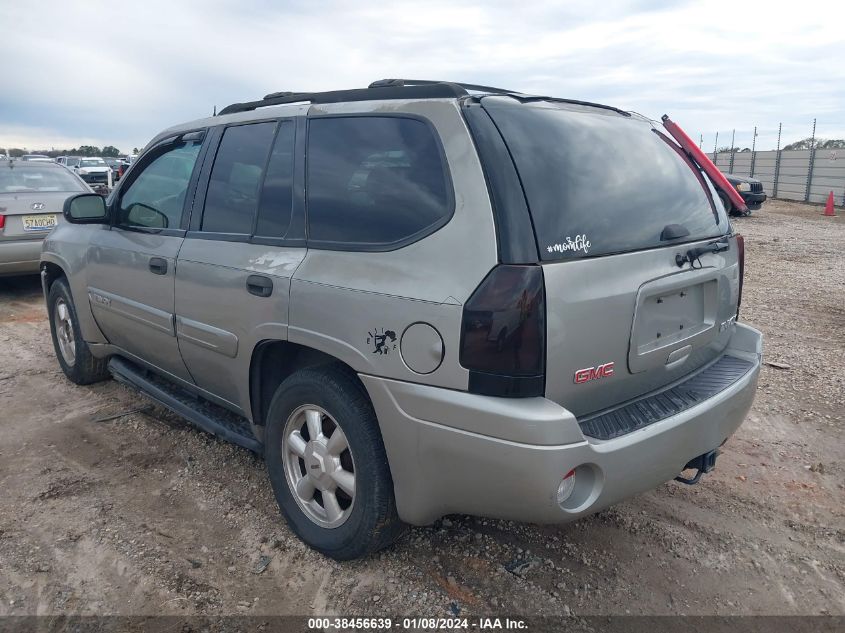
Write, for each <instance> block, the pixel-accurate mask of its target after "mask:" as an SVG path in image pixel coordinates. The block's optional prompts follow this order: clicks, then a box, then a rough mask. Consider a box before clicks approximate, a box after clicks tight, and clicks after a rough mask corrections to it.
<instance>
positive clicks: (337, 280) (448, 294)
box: [289, 100, 498, 389]
mask: <svg viewBox="0 0 845 633" xmlns="http://www.w3.org/2000/svg"><path fill="white" fill-rule="evenodd" d="M362 112H369V113H372V114H379V113H386V114H395V113H405V114H413V115H417V116H422V117H424V118H426V119H427V120H429V121H430V122H431V123H432V124H433V125H434V127H435V129H436V131H437V133H438V135H439V137H440V140H441V142H442V144H443V149H444V153H445V156H446V161H447V164H448V167H449V170H450V172H451V178H452V183H453V186H454V198H455V210H454V214H453V216H452V218H451V220H450V221H449V222H448V223H447V224H446V225H445V226H443V227H442V228H440V229H439V230H437V231H436V232H435V233H433V234H431V235H429V236H427V237H425V238H423V239H422V240H420V241H418V242H415V243H413V244H410V245H408V246H405V247H403V248H400V249H398V250H394V251H389V252H378V253H367V252H344V251H329V250H315V249H309V251H308V254H307V255H306V257H305V259H304V261H303V262H302V265H301V266H300V267H299V269H298V270H297V271H296V273H295V275H294V278H293V279H292V281H291V308H290V331H289V336H290V340H291V341H292V342H296V343H301V344H304V345H308V346H310V347H314V348H317V349H320V350H322V351H325V352H327V353H329V354H332V355H334V356H336V357H338V358H340V359H342V360H344V361H345V362H347V363H348V364H349V365H350V366H352V367H353V368H354V369H355V370H356V371H358V372H361V373H365V374H373V375H378V376H385V377H390V378H396V379H400V380H408V381H413V382H423V383H425V384H430V385H437V386H442V387H450V388H454V389H465V388H466V385H467V379H468V372H467V371H466V370H465V369H464V368H463V367H461V365H460V363H459V361H458V345H459V341H460V325H461V314H462V305H463V303H464V302H465V301H466V299H467V298H468V297H469V296H470V294H471V293H472V292H473V290H474V289H475V288H476V287H477V286H478V284H479V283H480V282H481V280H482V279H483V278H484V276H485V275H486V274H487V273H488V272H489V270H490V269H491V268H492V267H493V266H494V265H495V264H496V262H497V258H498V255H497V248H496V235H495V227H494V224H493V215H492V210H491V206H490V200H489V196H488V192H487V185H486V182H485V180H484V175H483V172H482V169H481V164H480V162H479V160H478V157H477V154H476V151H475V147H474V145H473V143H472V139H471V138H470V135H469V131H468V130H467V128H466V125H465V123H464V120H463V118H462V116H461V113H460V110H459V106H458V104H457V103H456V102H455V101H454V100H451V101H450V100H430V101H424V102H398V101H391V102H370V103H367V102H358V103H348V104H328V105H320V106H312V108H311V110H310V111H309V116H313V115H319V114H341V113H350V114H353V113H354V114H358V113H362ZM417 322H424V323H428V324H430V325H432V326H434V328H435V329H436V330H437V331H438V332H439V334H440V336H441V338H442V340H443V346H444V350H445V351H444V357H443V361H442V363H441V364H440V365H439V367H438V368H437V369H436V370H435V371H433V372H431V373H429V374H424V375H423V374H419V373H416V372H414V371H413V370H411V369H410V368H409V367H408V366H407V365H406V363H405V362H404V361H403V359H402V356H401V354H400V352H401V339H402V334H403V332H404V331H405V330H406V328H408V327H409V326H410V325H412V324H414V323H417ZM387 332H391V333H393V334H394V335H395V337H396V340H395V341H391V340H390V338H389V336H388V339H387V341H388V347H389V349H387V350H386V353H384V348H381V351H376V345H375V344H374V341H373V335H374V334H377V335H379V336H382V335H385V334H386V333H387ZM394 345H395V347H394Z"/></svg>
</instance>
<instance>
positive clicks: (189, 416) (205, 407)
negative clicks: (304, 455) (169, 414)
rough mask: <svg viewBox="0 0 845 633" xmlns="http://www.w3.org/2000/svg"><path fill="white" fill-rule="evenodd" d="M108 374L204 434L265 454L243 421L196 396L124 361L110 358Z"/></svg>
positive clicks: (247, 424) (116, 357)
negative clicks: (180, 417) (179, 416)
mask: <svg viewBox="0 0 845 633" xmlns="http://www.w3.org/2000/svg"><path fill="white" fill-rule="evenodd" d="M109 371H110V372H111V373H112V376H114V379H115V380H116V381H117V382H119V383H122V384H124V385H127V386H129V387H132V388H133V389H136V390H138V391H139V392H141V394H142V395H145V396H147V397H148V398H150V399H151V400H154V401H155V402H157V403H158V404H160V405H162V406H165V407H167V408H168V409H170V410H171V411H173V412H174V413H176V414H178V415H181V416H182V417H183V418H185V419H186V420H188V421H189V422H190V423H191V424H193V425H195V426H197V427H199V428H200V429H202V430H203V431H206V432H207V433H211V434H212V435H216V436H217V437H219V438H221V439H223V440H226V441H227V442H232V443H233V444H237V445H238V446H243V447H244V448H247V449H249V450H251V451H253V452H254V453H258V454H259V455H261V454H262V453H263V452H264V448H263V445H262V444H261V442H259V441H258V440H257V439H256V437H255V436H254V435H253V433H252V430H251V429H250V425H249V422H248V421H247V420H246V419H245V418H242V417H240V416H238V415H235V414H234V413H231V412H230V411H227V410H226V409H224V408H223V407H219V406H217V405H216V404H213V403H211V402H209V401H207V400H204V399H203V398H201V397H199V396H195V395H194V394H192V393H190V392H188V391H186V390H184V389H182V388H180V387H177V386H176V385H174V384H173V383H171V382H170V381H168V380H165V379H164V378H161V377H160V376H157V375H155V374H154V373H152V372H151V371H148V370H146V369H143V368H141V367H139V366H138V365H135V364H134V363H132V362H130V361H128V360H126V359H124V358H120V357H118V356H112V358H111V359H110V360H109Z"/></svg>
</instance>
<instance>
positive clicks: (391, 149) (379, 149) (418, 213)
mask: <svg viewBox="0 0 845 633" xmlns="http://www.w3.org/2000/svg"><path fill="white" fill-rule="evenodd" d="M308 130H309V131H308V149H307V160H308V166H307V186H306V192H307V204H308V242H309V244H310V245H311V246H316V247H324V248H337V249H348V250H370V249H372V250H385V249H389V248H395V247H398V246H401V245H403V244H407V243H410V242H412V241H415V240H416V239H420V238H421V237H423V236H424V235H427V234H428V233H430V232H432V231H434V230H436V229H437V228H439V227H440V226H442V225H443V224H445V223H446V222H447V221H448V220H449V218H450V217H451V215H452V209H453V206H454V205H453V202H452V190H451V182H450V181H449V179H448V175H447V169H446V162H445V158H444V156H443V153H442V150H441V148H440V145H439V143H438V140H437V137H436V136H435V132H434V129H433V128H432V127H431V126H430V125H429V124H427V123H425V122H424V121H421V120H418V119H412V118H403V117H379V116H354V117H316V118H312V119H310V121H309V126H308Z"/></svg>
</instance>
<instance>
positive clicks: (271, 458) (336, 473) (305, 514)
mask: <svg viewBox="0 0 845 633" xmlns="http://www.w3.org/2000/svg"><path fill="white" fill-rule="evenodd" d="M264 456H265V461H266V463H267V470H268V472H269V475H270V481H271V483H272V485H273V492H274V493H275V496H276V500H277V501H278V503H279V507H280V508H281V510H282V513H283V514H284V516H285V518H286V519H287V521H288V524H289V525H290V526H291V528H292V529H293V531H294V532H296V534H297V536H299V537H300V538H301V539H302V540H303V541H305V542H306V543H307V544H308V545H310V546H311V547H313V548H314V549H316V550H318V551H320V552H322V553H323V554H326V555H327V556H331V557H332V558H336V559H338V560H349V559H352V558H358V557H361V556H365V555H367V554H369V553H371V552H374V551H376V550H379V549H381V548H383V547H386V546H388V545H390V544H391V543H392V542H393V541H394V540H395V539H396V538H397V537H398V536H399V535H400V534H401V532H402V529H403V525H402V523H401V522H400V521H399V517H398V516H397V514H396V502H395V499H394V496H393V479H392V478H391V476H390V468H389V466H388V463H387V456H386V454H385V450H384V444H383V442H382V439H381V433H380V432H379V427H378V421H377V420H376V416H375V412H374V411H373V407H372V404H371V403H370V401H369V398H367V394H366V392H365V391H364V389H363V387H362V386H361V385H360V383H359V382H358V380H357V378H356V377H355V376H354V374H352V373H351V372H349V371H348V370H346V369H345V368H343V367H340V366H333V365H332V366H327V367H322V368H309V369H302V370H300V371H298V372H296V373H294V374H293V375H291V376H290V377H289V378H288V379H287V380H285V381H284V382H283V383H282V384H281V385H280V386H279V388H278V390H277V391H276V394H275V396H274V397H273V400H272V402H271V404H270V409H269V411H268V415H267V429H266V435H265V449H264Z"/></svg>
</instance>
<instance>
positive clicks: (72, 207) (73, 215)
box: [62, 193, 109, 224]
mask: <svg viewBox="0 0 845 633" xmlns="http://www.w3.org/2000/svg"><path fill="white" fill-rule="evenodd" d="M62 213H63V214H64V216H65V219H66V220H67V221H68V222H70V223H72V224H105V223H107V222H108V221H109V212H108V209H107V208H106V201H105V199H104V198H103V196H100V195H97V194H96V193H80V194H77V195H75V196H71V197H70V198H68V199H67V200H65V204H64V207H63V208H62Z"/></svg>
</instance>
